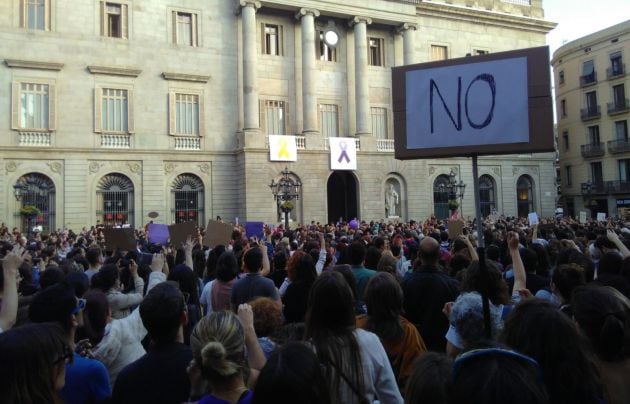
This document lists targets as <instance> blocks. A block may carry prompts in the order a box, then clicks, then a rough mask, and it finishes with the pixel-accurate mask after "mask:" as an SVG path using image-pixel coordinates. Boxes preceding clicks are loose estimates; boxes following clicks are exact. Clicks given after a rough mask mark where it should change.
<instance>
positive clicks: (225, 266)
mask: <svg viewBox="0 0 630 404" xmlns="http://www.w3.org/2000/svg"><path fill="white" fill-rule="evenodd" d="M237 275H238V262H237V261H236V257H235V256H234V253H233V252H231V251H225V252H224V253H223V254H221V255H220V256H219V258H218V259H217V262H216V277H217V279H218V280H220V281H221V282H229V281H231V280H232V279H234V278H236V276H237Z"/></svg>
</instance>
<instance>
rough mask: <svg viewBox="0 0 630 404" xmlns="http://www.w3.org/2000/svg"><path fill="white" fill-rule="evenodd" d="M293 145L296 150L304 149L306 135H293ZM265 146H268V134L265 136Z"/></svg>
mask: <svg viewBox="0 0 630 404" xmlns="http://www.w3.org/2000/svg"><path fill="white" fill-rule="evenodd" d="M295 146H296V148H297V149H298V150H306V136H295ZM265 147H266V148H269V136H268V135H267V136H266V137H265Z"/></svg>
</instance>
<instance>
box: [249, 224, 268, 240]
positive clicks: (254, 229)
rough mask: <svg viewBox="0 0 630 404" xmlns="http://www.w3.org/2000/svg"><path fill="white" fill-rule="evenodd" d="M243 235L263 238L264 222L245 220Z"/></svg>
mask: <svg viewBox="0 0 630 404" xmlns="http://www.w3.org/2000/svg"><path fill="white" fill-rule="evenodd" d="M245 235H246V236H247V237H258V238H259V239H261V238H263V237H264V236H265V223H264V222H246V223H245Z"/></svg>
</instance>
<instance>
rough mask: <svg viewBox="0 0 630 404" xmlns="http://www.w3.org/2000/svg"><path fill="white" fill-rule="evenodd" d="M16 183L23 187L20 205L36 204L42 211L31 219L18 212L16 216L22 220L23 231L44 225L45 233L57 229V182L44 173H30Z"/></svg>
mask: <svg viewBox="0 0 630 404" xmlns="http://www.w3.org/2000/svg"><path fill="white" fill-rule="evenodd" d="M15 185H19V186H21V187H22V189H23V191H22V199H21V200H20V204H19V207H20V208H22V207H24V206H27V205H30V206H35V207H37V208H38V209H39V210H40V212H41V213H40V215H39V216H37V217H35V218H30V219H28V218H27V217H25V216H22V215H20V213H19V211H18V212H16V213H15V216H16V217H19V218H20V220H21V224H22V231H25V230H27V229H29V228H33V227H35V226H42V227H43V231H44V233H48V232H50V231H51V230H55V184H54V183H53V182H52V180H51V179H50V178H49V177H47V176H45V175H43V174H39V173H28V174H25V175H23V176H22V177H20V178H19V179H18V180H17V183H16V184H15Z"/></svg>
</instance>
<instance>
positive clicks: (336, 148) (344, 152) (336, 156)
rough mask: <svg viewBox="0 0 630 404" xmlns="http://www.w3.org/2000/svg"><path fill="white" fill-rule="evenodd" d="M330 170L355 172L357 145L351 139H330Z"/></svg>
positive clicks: (354, 140)
mask: <svg viewBox="0 0 630 404" xmlns="http://www.w3.org/2000/svg"><path fill="white" fill-rule="evenodd" d="M328 140H329V143H330V169H331V170H356V169H357V143H356V139H355V138H353V137H330V138H328Z"/></svg>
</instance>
